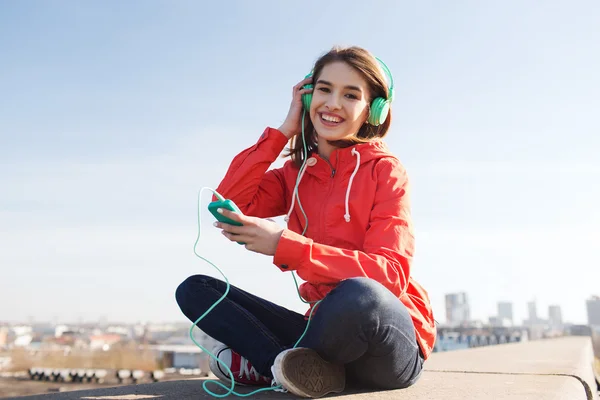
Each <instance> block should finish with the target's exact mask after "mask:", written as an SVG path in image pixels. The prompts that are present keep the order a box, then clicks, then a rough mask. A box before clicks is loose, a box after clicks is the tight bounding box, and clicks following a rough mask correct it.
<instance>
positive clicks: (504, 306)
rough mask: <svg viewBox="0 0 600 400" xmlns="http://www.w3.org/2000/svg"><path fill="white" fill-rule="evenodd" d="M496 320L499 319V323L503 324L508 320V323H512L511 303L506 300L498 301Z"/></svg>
mask: <svg viewBox="0 0 600 400" xmlns="http://www.w3.org/2000/svg"><path fill="white" fill-rule="evenodd" d="M498 320H499V321H500V323H501V325H504V324H506V323H507V322H509V323H510V325H512V324H513V323H514V320H513V305H512V303H509V302H506V301H500V302H498Z"/></svg>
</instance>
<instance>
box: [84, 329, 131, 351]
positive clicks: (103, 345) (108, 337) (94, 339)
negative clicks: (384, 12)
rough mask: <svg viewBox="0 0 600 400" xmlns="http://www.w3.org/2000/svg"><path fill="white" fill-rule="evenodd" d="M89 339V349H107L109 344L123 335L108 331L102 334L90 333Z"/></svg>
mask: <svg viewBox="0 0 600 400" xmlns="http://www.w3.org/2000/svg"><path fill="white" fill-rule="evenodd" d="M89 340H90V349H91V350H103V351H108V350H110V348H111V346H113V345H115V344H116V343H119V342H120V341H122V340H123V337H122V336H121V335H117V334H114V333H109V334H104V335H92V336H90V339H89Z"/></svg>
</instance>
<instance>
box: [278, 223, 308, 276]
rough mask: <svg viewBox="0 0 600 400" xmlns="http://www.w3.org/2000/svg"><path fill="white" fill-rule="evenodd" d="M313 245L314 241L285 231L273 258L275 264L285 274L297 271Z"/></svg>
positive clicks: (287, 230)
mask: <svg viewBox="0 0 600 400" xmlns="http://www.w3.org/2000/svg"><path fill="white" fill-rule="evenodd" d="M311 244H312V239H309V238H307V237H304V236H302V235H300V234H298V233H296V232H292V231H291V230H289V229H284V230H283V233H282V234H281V237H280V238H279V243H278V245H277V249H276V250H275V255H274V256H273V264H275V266H276V267H277V268H279V269H280V270H281V271H284V272H285V271H294V270H297V269H298V268H300V265H301V263H302V260H303V259H304V255H305V254H306V252H307V251H309V249H310V245H311Z"/></svg>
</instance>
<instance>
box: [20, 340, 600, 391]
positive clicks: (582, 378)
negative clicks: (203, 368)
mask: <svg viewBox="0 0 600 400" xmlns="http://www.w3.org/2000/svg"><path fill="white" fill-rule="evenodd" d="M203 380H204V379H193V380H185V381H171V382H161V383H153V384H142V385H132V386H122V387H114V388H107V389H98V390H91V391H75V392H64V393H54V394H46V395H38V396H27V397H20V398H19V399H28V400H34V399H39V400H59V399H60V400H70V399H77V400H79V399H81V400H101V399H107V400H108V399H112V400H143V399H160V400H187V399H194V400H196V399H203V400H204V399H206V400H208V399H212V397H211V396H210V395H208V394H207V393H205V392H204V390H203V388H202V381H203ZM209 388H211V389H212V386H209ZM237 389H238V392H239V393H249V392H251V391H252V390H244V388H237ZM213 390H214V391H215V392H216V393H224V391H223V390H219V389H217V388H215V389H213ZM252 397H253V398H255V399H291V398H294V396H292V395H289V394H283V393H277V392H266V393H261V394H259V395H255V396H252ZM330 397H345V398H348V399H351V400H367V399H375V400H377V399H380V400H387V399H389V400H391V399H398V398H401V399H403V400H425V399H427V400H431V399H469V400H478V399H482V400H483V399H486V400H487V399H494V400H524V399H539V400H545V399H548V400H549V399H556V400H563V399H568V400H580V399H581V400H584V399H586V400H598V393H597V391H596V382H595V379H594V372H593V351H592V344H591V340H590V338H589V337H567V338H560V339H551V340H543V341H533V342H522V343H514V344H504V345H497V346H490V347H482V348H477V349H468V350H457V351H452V352H447V353H436V354H433V355H432V356H431V357H430V359H429V360H428V361H427V362H426V369H425V371H424V373H423V375H422V377H421V379H420V380H419V381H418V382H417V384H415V385H414V386H412V387H410V388H408V389H401V390H392V391H379V392H369V393H366V392H352V391H348V392H344V393H342V394H340V395H337V396H330Z"/></svg>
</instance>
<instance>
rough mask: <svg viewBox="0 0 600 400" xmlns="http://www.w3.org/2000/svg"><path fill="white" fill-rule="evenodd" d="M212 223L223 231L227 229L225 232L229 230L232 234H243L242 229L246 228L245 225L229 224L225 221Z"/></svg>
mask: <svg viewBox="0 0 600 400" xmlns="http://www.w3.org/2000/svg"><path fill="white" fill-rule="evenodd" d="M214 225H215V226H216V227H217V228H221V229H223V230H224V231H227V232H230V233H233V234H236V235H239V234H243V233H244V230H245V229H248V228H247V227H245V226H243V225H242V226H237V225H230V224H227V223H225V222H215V223H214Z"/></svg>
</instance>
